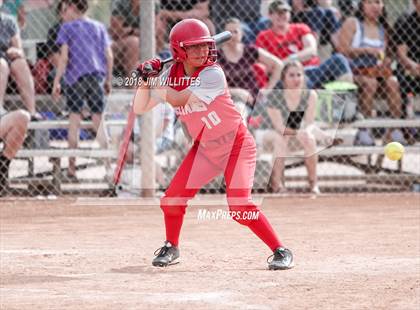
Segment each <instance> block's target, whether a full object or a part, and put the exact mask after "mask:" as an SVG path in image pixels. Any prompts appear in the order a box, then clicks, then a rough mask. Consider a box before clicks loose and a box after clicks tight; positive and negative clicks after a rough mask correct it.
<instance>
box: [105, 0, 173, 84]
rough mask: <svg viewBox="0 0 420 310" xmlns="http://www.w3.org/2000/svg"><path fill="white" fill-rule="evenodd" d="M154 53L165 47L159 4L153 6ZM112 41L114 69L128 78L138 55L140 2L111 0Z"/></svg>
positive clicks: (110, 30)
mask: <svg viewBox="0 0 420 310" xmlns="http://www.w3.org/2000/svg"><path fill="white" fill-rule="evenodd" d="M155 14H156V15H155V29H156V51H158V52H159V51H161V50H163V49H164V47H165V35H166V34H165V27H164V24H163V20H162V14H160V10H159V3H158V2H156V5H155ZM109 32H110V35H111V37H112V40H113V44H112V50H113V53H114V55H115V69H116V70H119V73H122V74H124V75H125V76H129V75H130V74H131V72H132V71H133V70H135V69H136V68H137V65H138V62H139V55H140V1H139V0H112V7H111V22H110V28H109Z"/></svg>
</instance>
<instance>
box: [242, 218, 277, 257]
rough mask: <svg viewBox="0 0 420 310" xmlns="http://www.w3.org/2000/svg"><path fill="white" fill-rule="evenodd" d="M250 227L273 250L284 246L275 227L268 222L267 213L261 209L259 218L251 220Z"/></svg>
mask: <svg viewBox="0 0 420 310" xmlns="http://www.w3.org/2000/svg"><path fill="white" fill-rule="evenodd" d="M248 227H249V228H250V229H251V230H252V231H253V232H254V234H256V235H257V236H258V238H260V239H261V240H262V241H263V242H264V243H265V244H266V245H267V246H268V247H269V248H270V249H271V250H272V251H274V250H275V249H277V248H278V247H281V246H283V245H282V243H281V242H280V240H279V239H278V238H277V235H276V233H275V232H274V229H273V227H272V226H271V224H270V223H269V222H268V220H267V218H266V217H265V215H264V214H263V213H262V212H261V211H259V216H258V220H252V221H250V224H249V225H248Z"/></svg>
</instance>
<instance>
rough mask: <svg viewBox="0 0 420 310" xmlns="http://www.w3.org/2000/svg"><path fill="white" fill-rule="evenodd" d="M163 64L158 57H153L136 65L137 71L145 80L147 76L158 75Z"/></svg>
mask: <svg viewBox="0 0 420 310" xmlns="http://www.w3.org/2000/svg"><path fill="white" fill-rule="evenodd" d="M162 68H163V65H162V62H161V61H160V59H159V58H153V59H151V60H148V61H145V62H143V63H142V64H140V65H139V66H138V67H137V72H138V73H139V75H140V76H141V78H142V79H143V80H144V81H146V80H147V78H149V77H154V76H158V75H159V73H160V71H162Z"/></svg>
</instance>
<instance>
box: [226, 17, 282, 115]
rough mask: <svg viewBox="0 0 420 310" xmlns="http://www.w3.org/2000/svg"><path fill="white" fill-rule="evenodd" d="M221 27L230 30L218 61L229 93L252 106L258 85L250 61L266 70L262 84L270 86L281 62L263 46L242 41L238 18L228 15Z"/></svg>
mask: <svg viewBox="0 0 420 310" xmlns="http://www.w3.org/2000/svg"><path fill="white" fill-rule="evenodd" d="M224 28H225V30H227V31H230V32H231V33H232V39H230V40H229V41H228V42H226V43H225V44H224V45H223V46H222V47H221V49H220V50H219V56H220V57H219V58H218V62H219V64H220V65H221V66H222V67H223V69H224V70H225V72H226V79H227V84H228V86H229V88H230V92H231V95H232V96H233V97H237V98H239V99H240V101H241V102H243V103H247V104H248V106H251V107H252V106H253V105H254V102H255V99H256V98H257V95H258V92H259V89H260V85H258V83H257V79H256V76H255V70H254V68H253V65H254V64H256V63H257V62H260V63H262V64H264V65H265V67H266V68H267V69H268V70H270V72H269V73H271V75H270V80H269V81H268V84H267V85H266V86H265V88H267V89H272V88H274V87H275V85H276V84H277V83H278V81H279V78H280V72H281V69H282V66H283V64H282V62H281V60H280V59H278V58H277V57H276V56H274V55H272V54H270V53H269V52H267V51H265V50H264V49H262V48H258V47H256V46H255V45H245V44H243V43H242V35H243V33H242V27H241V22H240V20H239V19H236V18H230V19H228V20H227V21H226V23H225V27H224Z"/></svg>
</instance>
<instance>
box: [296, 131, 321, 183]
mask: <svg viewBox="0 0 420 310" xmlns="http://www.w3.org/2000/svg"><path fill="white" fill-rule="evenodd" d="M296 138H297V139H298V141H299V142H300V143H301V144H302V147H303V151H304V154H305V166H306V169H307V171H308V180H309V187H310V189H311V191H313V190H315V188H317V186H318V185H317V183H318V177H317V173H316V166H317V164H318V154H317V152H316V141H315V137H314V136H313V135H312V134H310V133H309V132H307V131H298V134H297V136H296Z"/></svg>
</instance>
